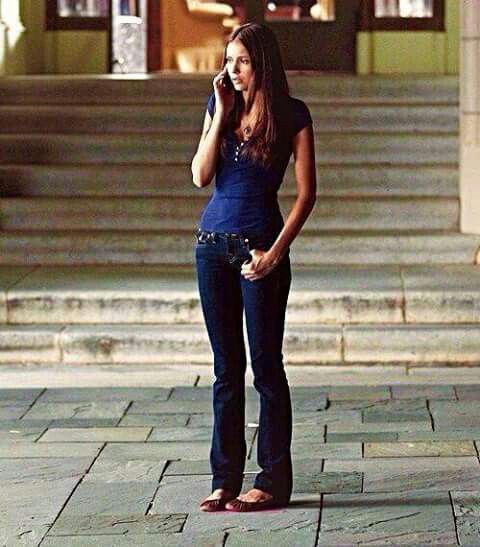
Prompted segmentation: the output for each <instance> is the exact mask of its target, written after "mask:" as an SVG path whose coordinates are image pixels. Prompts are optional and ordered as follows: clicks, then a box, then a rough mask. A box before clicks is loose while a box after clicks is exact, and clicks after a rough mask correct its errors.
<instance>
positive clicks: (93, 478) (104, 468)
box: [83, 458, 167, 482]
mask: <svg viewBox="0 0 480 547" xmlns="http://www.w3.org/2000/svg"><path fill="white" fill-rule="evenodd" d="M166 466H167V460H160V461H158V462H157V461H152V460H114V459H101V458H98V459H97V460H95V462H94V464H93V465H92V467H91V468H90V469H89V471H88V473H87V474H86V475H85V477H84V478H83V482H132V481H138V482H153V481H159V480H160V477H161V476H162V473H163V471H164V470H165V468H166Z"/></svg>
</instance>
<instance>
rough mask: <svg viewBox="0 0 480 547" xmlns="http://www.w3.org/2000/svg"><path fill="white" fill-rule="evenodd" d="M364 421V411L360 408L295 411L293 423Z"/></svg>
mask: <svg viewBox="0 0 480 547" xmlns="http://www.w3.org/2000/svg"><path fill="white" fill-rule="evenodd" d="M344 422H353V423H358V424H361V423H362V412H361V411H360V410H331V409H327V410H324V411H322V412H306V411H298V410H297V411H295V410H294V411H293V424H294V426H295V425H307V424H319V425H320V424H327V425H329V424H335V423H344Z"/></svg>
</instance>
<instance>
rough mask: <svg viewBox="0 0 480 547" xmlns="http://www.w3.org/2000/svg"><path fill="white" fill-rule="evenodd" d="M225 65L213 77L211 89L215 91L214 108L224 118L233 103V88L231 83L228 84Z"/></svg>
mask: <svg viewBox="0 0 480 547" xmlns="http://www.w3.org/2000/svg"><path fill="white" fill-rule="evenodd" d="M227 78H229V75H228V74H227V65H225V66H224V67H223V69H222V70H221V71H220V72H219V73H218V74H217V75H216V76H215V78H214V79H213V89H214V91H215V109H216V110H217V111H218V112H219V113H220V114H221V116H222V118H223V119H226V118H227V117H228V115H229V114H230V111H231V110H232V108H233V105H234V104H235V89H234V87H233V84H230V85H229V84H228V83H227V82H226V79H227Z"/></svg>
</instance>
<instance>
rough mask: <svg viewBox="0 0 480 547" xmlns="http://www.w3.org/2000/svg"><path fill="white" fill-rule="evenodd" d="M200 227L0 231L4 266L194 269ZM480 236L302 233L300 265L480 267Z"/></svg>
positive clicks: (296, 245)
mask: <svg viewBox="0 0 480 547" xmlns="http://www.w3.org/2000/svg"><path fill="white" fill-rule="evenodd" d="M194 228H195V226H192V227H191V228H188V229H185V230H183V231H179V230H178V231H176V230H171V229H169V230H168V231H136V232H128V231H88V230H85V231H75V230H68V231H65V232H53V231H44V232H33V231H12V232H0V249H1V253H0V264H10V265H34V264H50V265H53V264H58V265H60V264H65V265H67V264H71V265H74V264H174V265H179V264H192V263H193V259H194V242H195V240H194V237H193V230H194ZM479 247H480V235H473V234H461V233H457V232H442V231H431V232H425V231H423V232H419V231H409V232H405V231H404V232H398V231H387V230H381V231H366V232H352V231H330V232H327V233H319V232H318V231H317V232H311V231H308V230H302V232H301V233H300V234H299V235H298V236H297V238H296V239H295V241H294V242H293V244H292V246H291V250H290V256H291V257H292V261H293V262H294V263H296V264H318V265H319V264H337V265H340V264H474V263H480V253H479Z"/></svg>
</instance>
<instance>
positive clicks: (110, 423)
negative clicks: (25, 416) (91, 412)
mask: <svg viewBox="0 0 480 547" xmlns="http://www.w3.org/2000/svg"><path fill="white" fill-rule="evenodd" d="M118 422H119V418H75V417H72V418H54V419H53V420H51V421H50V424H49V427H51V428H53V427H58V428H61V429H67V428H69V429H71V428H73V429H77V428H91V427H116V426H117V425H118Z"/></svg>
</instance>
